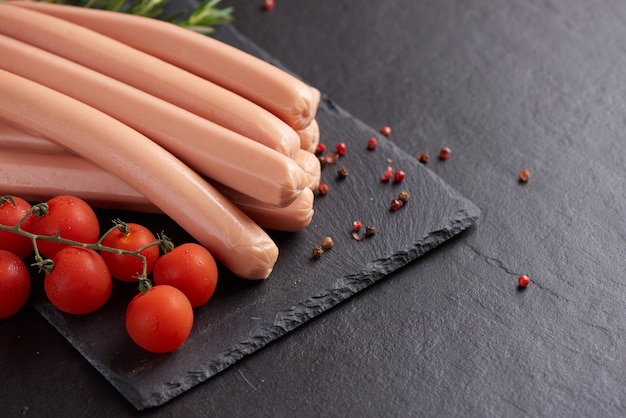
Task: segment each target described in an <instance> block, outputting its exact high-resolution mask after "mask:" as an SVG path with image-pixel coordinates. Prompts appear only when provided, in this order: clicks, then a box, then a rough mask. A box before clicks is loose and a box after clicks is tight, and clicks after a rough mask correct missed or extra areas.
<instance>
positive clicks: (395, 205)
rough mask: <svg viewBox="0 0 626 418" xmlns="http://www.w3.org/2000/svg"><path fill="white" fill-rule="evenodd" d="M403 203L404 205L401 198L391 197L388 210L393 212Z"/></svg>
mask: <svg viewBox="0 0 626 418" xmlns="http://www.w3.org/2000/svg"><path fill="white" fill-rule="evenodd" d="M403 205H404V203H402V201H401V200H399V199H393V200H392V201H391V206H390V207H389V210H390V211H392V212H395V211H397V210H399V209H400V208H401V207H402V206H403Z"/></svg>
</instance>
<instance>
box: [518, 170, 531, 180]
mask: <svg viewBox="0 0 626 418" xmlns="http://www.w3.org/2000/svg"><path fill="white" fill-rule="evenodd" d="M529 179H530V171H528V170H525V169H524V170H522V171H520V172H519V181H520V182H521V183H526V182H527V181H528V180H529Z"/></svg>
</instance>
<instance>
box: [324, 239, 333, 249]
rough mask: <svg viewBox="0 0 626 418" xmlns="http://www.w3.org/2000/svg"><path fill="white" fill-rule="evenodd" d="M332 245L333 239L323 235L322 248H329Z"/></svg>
mask: <svg viewBox="0 0 626 418" xmlns="http://www.w3.org/2000/svg"><path fill="white" fill-rule="evenodd" d="M334 246H335V243H334V242H333V239H332V238H331V237H324V240H322V248H323V249H324V250H330V249H331V248H333V247H334Z"/></svg>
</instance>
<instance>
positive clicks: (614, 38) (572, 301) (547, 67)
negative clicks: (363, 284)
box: [0, 0, 626, 417]
mask: <svg viewBox="0 0 626 418" xmlns="http://www.w3.org/2000/svg"><path fill="white" fill-rule="evenodd" d="M261 3H262V1H260V0H258V1H257V0H254V1H253V0H231V1H224V4H227V5H230V4H232V5H234V6H235V16H236V19H237V20H236V22H235V25H236V27H237V28H238V29H239V30H240V31H241V32H242V33H243V34H244V35H246V36H248V37H249V38H250V39H252V40H253V41H255V42H256V43H257V44H259V45H260V46H261V47H262V48H263V49H265V50H266V51H268V52H269V53H270V54H271V55H273V56H274V57H276V58H277V59H278V60H280V61H281V62H282V63H283V64H284V65H285V66H286V67H287V68H290V69H291V70H293V71H294V72H295V73H297V74H298V75H300V76H301V77H302V78H303V79H304V80H306V81H307V82H309V83H311V84H313V85H315V86H316V87H318V88H319V89H320V90H322V91H323V92H325V93H327V94H328V95H329V96H330V97H332V99H333V100H334V101H335V102H337V103H338V104H339V105H340V106H342V107H343V108H344V109H346V110H347V111H349V112H350V113H352V114H353V115H354V116H356V117H357V118H359V119H361V120H362V121H364V122H365V123H366V124H369V125H371V126H373V127H379V126H383V125H390V126H392V128H393V134H392V138H393V140H394V142H395V143H396V144H397V145H398V146H400V147H401V148H402V149H404V150H405V151H406V152H408V153H410V154H413V155H416V154H417V153H418V152H420V151H427V152H429V153H430V154H431V157H435V154H436V153H437V151H438V150H439V148H440V147H441V146H443V145H447V146H449V147H450V148H451V149H452V157H451V159H450V160H448V161H447V162H445V163H441V162H438V161H437V160H436V158H433V159H432V160H431V162H430V163H429V164H428V167H429V168H430V169H432V170H433V171H434V172H435V173H437V174H438V175H439V176H441V177H442V178H443V180H444V181H446V182H447V183H448V184H450V185H451V186H452V187H453V188H455V189H456V190H458V191H459V192H460V193H462V194H463V195H464V196H466V197H467V198H469V199H470V200H471V201H473V202H474V203H476V204H477V205H478V206H479V207H480V208H481V210H482V216H481V218H480V219H479V220H478V222H477V223H476V225H475V226H474V227H473V228H472V229H471V230H470V231H467V232H466V233H464V234H463V235H461V236H459V237H458V239H453V240H451V241H449V242H448V243H446V244H444V245H443V246H442V247H439V248H438V249H436V250H434V251H433V252H431V253H429V254H427V255H426V256H424V257H423V258H420V259H419V260H418V261H417V262H415V263H413V264H411V265H409V266H408V267H406V268H404V269H402V270H401V271H399V272H397V273H395V274H393V275H391V276H389V277H388V278H387V279H385V280H384V281H382V282H380V283H378V284H376V285H374V286H372V287H371V288H369V289H367V290H365V291H364V292H362V293H360V294H358V295H356V296H355V297H353V298H351V299H349V300H348V301H346V302H343V303H342V304H341V305H339V306H338V307H336V308H334V309H332V310H331V311H329V312H327V313H325V314H323V315H321V316H320V317H318V318H316V319H315V320H313V321H311V322H309V323H308V324H306V325H304V326H302V327H300V328H298V329H296V330H295V331H293V332H292V333H290V334H288V335H287V336H286V337H284V338H281V339H279V340H278V341H276V342H274V343H272V344H270V345H269V346H267V347H265V348H263V349H262V350H260V351H259V352H257V353H255V354H254V355H252V356H250V357H248V358H246V359H244V360H243V361H241V362H240V363H238V364H236V365H234V366H232V367H231V368H229V369H227V370H226V371H225V372H223V373H222V374H220V375H218V376H217V377H215V378H213V379H211V380H210V381H208V382H206V383H204V384H202V385H200V386H198V387H197V388H195V389H193V390H191V391H190V392H188V393H186V394H184V395H183V396H181V397H179V398H176V399H174V400H173V401H171V402H170V403H168V404H166V405H164V406H163V407H160V408H158V409H155V410H149V411H147V412H144V413H142V414H141V415H147V416H151V415H154V416H172V417H178V416H209V415H217V416H296V415H297V416H481V417H485V416H494V417H502V416H507V417H515V416H552V417H554V416H564V417H565V416H568V417H571V416H623V415H625V414H626V389H625V387H626V354H625V352H624V346H625V343H626V337H625V333H624V331H625V328H626V306H625V298H624V296H625V294H626V285H625V284H626V281H625V279H624V270H625V266H626V261H625V260H626V257H625V255H626V251H625V248H626V245H625V244H626V227H625V222H624V219H626V208H625V204H626V199H625V196H624V195H625V187H624V175H625V173H626V169H625V163H626V153H625V152H624V150H625V148H626V147H625V146H624V128H625V125H626V123H625V122H626V113H624V111H625V110H626V105H625V102H624V100H625V99H624V98H625V97H626V77H625V76H624V68H625V65H626V49H625V47H624V45H626V4H623V3H622V2H620V1H616V0H607V1H588V0H568V1H565V0H563V1H556V0H554V1H539V0H526V1H521V0H520V1H504V0H483V1H479V0H474V1H466V0H438V1H430V0H424V1H422V0H385V1H373V0H361V1H350V0H319V1H310V0H308V1H307V0H277V5H276V8H275V10H273V11H272V12H270V13H266V12H263V11H261V9H260V6H261ZM522 168H528V169H529V170H530V171H531V173H532V177H531V180H530V181H529V182H528V183H527V184H525V185H522V184H519V183H518V181H517V173H518V172H519V170H521V169H522ZM521 273H524V274H528V275H529V276H530V277H531V279H532V280H533V282H532V283H531V285H530V286H529V287H528V288H527V289H526V290H524V291H518V289H517V284H516V280H517V275H519V274H521ZM7 334H8V335H12V336H14V335H18V336H19V338H17V339H11V343H10V346H9V345H7V343H4V342H3V343H2V344H3V347H2V348H1V349H0V356H1V357H0V364H3V366H2V367H7V366H6V365H8V364H10V365H11V367H7V368H8V370H9V371H8V372H6V373H5V372H3V373H2V374H3V376H2V382H3V383H2V388H1V389H0V399H1V404H2V405H3V409H4V410H5V412H7V414H6V415H8V416H19V415H20V414H22V413H26V416H50V414H52V415H66V416H124V415H133V414H136V412H135V411H134V409H133V407H132V406H130V404H129V403H128V402H127V401H126V400H125V399H124V398H123V397H122V396H120V395H119V394H118V393H117V391H116V390H115V389H114V388H113V387H112V386H110V385H109V384H108V383H107V382H106V381H105V380H104V378H102V376H100V375H99V374H98V373H97V372H96V371H95V370H94V369H93V368H91V366H90V365H89V364H88V363H87V362H85V361H83V360H82V359H81V357H80V356H79V355H78V354H77V352H76V351H75V350H74V348H73V347H71V346H70V345H69V344H68V343H67V342H66V341H65V340H64V339H63V338H62V337H61V336H60V335H58V334H57V333H56V331H54V329H52V328H51V327H50V326H49V325H48V324H47V323H46V322H45V321H44V320H43V319H41V318H40V317H38V316H37V314H36V313H34V312H32V311H31V310H26V311H24V312H22V314H21V315H20V317H19V319H18V320H11V321H3V322H0V338H2V335H7ZM15 353H20V354H19V358H17V359H16V358H15ZM0 370H2V369H0ZM5 374H8V376H6V375H5ZM5 405H9V407H8V408H5V407H4V406H5Z"/></svg>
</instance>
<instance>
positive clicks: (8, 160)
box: [0, 146, 162, 213]
mask: <svg viewBox="0 0 626 418" xmlns="http://www.w3.org/2000/svg"><path fill="white" fill-rule="evenodd" d="M0 190H2V193H3V194H10V195H14V196H20V197H21V198H23V199H26V200H28V201H31V202H45V201H46V200H48V199H49V198H51V197H53V196H57V195H59V194H69V195H72V196H76V197H80V198H81V199H83V200H85V201H86V202H87V203H89V204H90V205H91V206H93V207H99V208H108V209H119V210H129V211H137V212H150V213H162V212H161V211H160V210H159V209H158V208H157V207H156V206H154V204H153V203H152V202H150V201H149V200H148V199H146V198H145V197H144V196H143V195H142V194H141V193H139V192H138V191H137V190H135V189H134V188H132V187H131V186H129V185H128V184H127V183H125V182H123V181H121V180H120V179H119V178H118V177H116V176H114V175H112V174H110V173H108V172H106V171H104V170H102V169H101V168H100V167H98V166H97V165H95V164H93V163H91V162H89V161H87V160H85V159H84V158H81V157H78V156H76V155H73V154H68V153H65V154H55V153H46V152H33V151H28V150H24V149H19V148H2V146H0Z"/></svg>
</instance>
